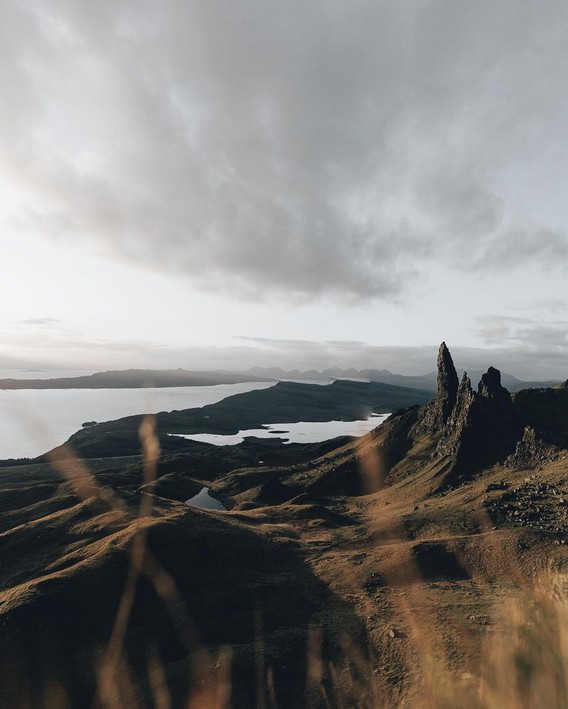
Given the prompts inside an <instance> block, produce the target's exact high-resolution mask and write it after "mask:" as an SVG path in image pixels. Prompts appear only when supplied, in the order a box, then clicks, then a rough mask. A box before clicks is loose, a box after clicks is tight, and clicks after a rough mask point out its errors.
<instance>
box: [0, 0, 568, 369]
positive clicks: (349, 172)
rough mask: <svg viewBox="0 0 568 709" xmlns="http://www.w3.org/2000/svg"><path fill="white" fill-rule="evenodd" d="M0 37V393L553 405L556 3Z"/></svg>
mask: <svg viewBox="0 0 568 709" xmlns="http://www.w3.org/2000/svg"><path fill="white" fill-rule="evenodd" d="M0 18H1V19H2V23H1V24H0V27H1V29H0V32H1V33H2V42H3V46H4V52H5V54H4V58H3V66H2V70H1V71H0V86H1V87H2V93H3V102H2V106H1V107H0V121H1V124H2V131H0V156H1V161H0V185H1V187H2V191H1V194H2V200H1V202H0V234H1V244H2V249H1V252H0V253H1V255H2V258H3V263H4V268H3V273H2V277H1V278H0V303H1V308H0V368H2V369H8V368H34V367H36V368H53V369H80V370H92V371H95V370H105V369H128V368H155V369H169V368H177V367H182V368H185V369H232V370H244V369H248V368H250V367H252V366H266V367H270V366H278V367H282V368H284V369H293V368H298V369H310V368H314V369H325V368H327V367H333V366H338V367H342V368H349V367H353V368H356V369H362V368H369V367H372V368H376V369H389V370H391V371H393V372H396V373H401V374H423V373H426V372H429V371H432V370H433V369H434V367H435V356H436V351H437V348H438V345H439V343H440V342H441V341H442V340H445V341H446V343H447V344H448V346H449V348H450V350H451V352H452V356H453V358H454V361H455V363H456V366H457V367H460V368H462V367H463V368H466V369H485V368H487V366H489V365H493V366H496V367H499V368H500V369H502V370H503V371H506V372H508V373H510V374H513V375H515V376H518V377H519V378H522V379H530V380H539V379H540V380H543V379H550V378H555V379H561V380H565V379H566V378H568V318H567V316H566V310H567V305H568V289H567V286H566V275H567V274H566V264H567V256H568V236H567V234H568V231H567V227H568V203H567V201H566V193H567V189H566V188H567V184H566V183H567V179H566V175H568V148H567V146H568V120H567V119H568V96H567V95H566V92H565V91H564V87H565V86H566V84H567V83H568V46H567V44H566V42H565V36H564V33H563V31H562V29H563V27H564V26H565V23H566V20H568V7H566V5H565V4H564V3H561V2H549V1H547V0H545V2H540V3H534V2H529V0H522V1H521V2H515V3H510V2H502V3H493V2H481V3H476V4H475V5H472V4H471V3H465V2H456V3H452V4H451V5H450V4H448V3H442V2H434V1H431V2H421V3H413V4H405V3H402V4H399V3H397V4H395V5H393V4H391V3H386V2H371V0H368V1H367V0H362V1H361V2H357V3H355V4H354V5H350V6H349V8H348V7H347V6H346V5H345V4H344V3H341V2H333V1H332V2H329V3H324V4H320V3H314V2H302V3H296V2H292V3H287V4H285V5H271V6H270V7H269V6H268V4H266V3H263V2H247V3H244V2H239V1H237V2H234V1H232V2H228V0H227V1H225V0H219V2H216V3H211V2H205V0H203V1H201V0H198V1H196V2H193V3H188V4H180V3H175V2H173V1H172V2H165V3H163V2H160V3H157V2H153V1H150V2H147V3H145V4H144V5H143V6H141V5H140V4H139V3H134V2H132V1H126V2H123V3H120V4H117V3H114V2H110V0H102V1H101V2H99V3H96V4H92V5H89V6H87V5H77V4H76V3H73V2H70V0H56V1H55V2H53V3H50V4H49V8H48V7H47V6H46V5H45V3H41V2H39V0H25V2H23V1H22V2H19V1H16V0H7V2H5V3H4V4H3V5H2V8H1V9H0Z"/></svg>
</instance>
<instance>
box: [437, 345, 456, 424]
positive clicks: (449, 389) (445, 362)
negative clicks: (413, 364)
mask: <svg viewBox="0 0 568 709" xmlns="http://www.w3.org/2000/svg"><path fill="white" fill-rule="evenodd" d="M437 366H438V379H437V381H438V395H437V402H438V407H439V412H440V418H441V422H442V423H444V424H445V423H446V422H447V421H448V419H449V417H450V415H451V413H452V411H453V409H454V407H455V405H456V399H457V395H458V387H459V380H458V375H457V372H456V368H455V367H454V363H453V361H452V356H451V355H450V351H449V350H448V348H447V347H446V343H445V342H442V344H441V345H440V349H439V350H438V362H437Z"/></svg>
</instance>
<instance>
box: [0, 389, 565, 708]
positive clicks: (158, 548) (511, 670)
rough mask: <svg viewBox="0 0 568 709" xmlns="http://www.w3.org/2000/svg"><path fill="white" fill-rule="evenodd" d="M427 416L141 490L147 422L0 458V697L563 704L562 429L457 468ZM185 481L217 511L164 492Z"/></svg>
mask: <svg viewBox="0 0 568 709" xmlns="http://www.w3.org/2000/svg"><path fill="white" fill-rule="evenodd" d="M535 391H539V390H535ZM540 391H543V392H546V391H547V390H540ZM468 396H469V399H472V400H473V399H474V398H475V397H472V396H470V395H468ZM534 396H536V397H537V398H538V394H537V395H532V394H531V396H530V397H527V396H525V397H523V406H524V407H526V406H528V404H527V401H528V400H529V399H532V398H533V397H534ZM546 397H548V394H546V393H545V394H543V395H542V397H541V399H542V398H546ZM554 397H555V398H554V402H555V406H558V401H557V395H556V394H555V395H554ZM469 399H468V400H469ZM539 402H540V399H539ZM482 403H483V402H482ZM541 403H542V402H540V403H539V406H540V404H541ZM435 405H436V402H434V403H433V404H432V406H435ZM475 405H476V406H478V404H475ZM483 405H484V406H485V403H483ZM537 408H538V407H537V406H535V407H533V408H532V409H531V411H533V412H534V410H535V409H537ZM542 408H543V410H545V409H546V407H545V406H544V405H543V406H542ZM559 410H562V411H563V410H564V409H562V408H561V409H559ZM460 411H462V410H461V409H460ZM462 413H463V411H462ZM462 413H460V420H459V422H458V423H456V426H458V425H459V426H462V427H464V426H465V427H469V428H467V436H468V439H467V440H468V445H471V444H472V441H474V442H475V431H476V429H475V425H476V424H475V421H476V420H477V419H475V418H472V419H471V421H473V423H471V422H469V419H467V416H465V414H463V415H462ZM430 414H431V412H430V411H429V409H428V406H426V407H421V408H418V407H413V408H411V409H408V410H405V411H403V412H400V413H398V414H396V415H394V416H392V417H391V418H390V419H388V420H387V421H386V422H385V423H384V424H383V425H382V426H380V427H379V428H378V429H375V431H373V432H371V433H370V434H368V435H367V436H364V437H362V438H361V439H358V440H356V441H352V442H348V443H345V441H342V442H341V444H340V445H339V446H338V447H336V448H331V449H330V450H327V451H326V452H325V453H324V454H323V455H321V456H319V457H317V458H315V459H313V460H307V461H306V460H304V459H300V460H299V461H298V462H296V463H291V462H290V461H287V462H286V464H285V465H281V466H272V467H271V466H266V465H264V466H260V467H251V468H244V469H243V468H240V469H237V470H232V471H229V472H227V471H225V470H224V471H222V474H221V475H220V476H219V477H218V478H217V479H214V481H213V482H210V481H211V476H209V477H208V480H209V482H207V480H205V479H201V478H199V477H197V476H194V475H192V471H191V461H192V459H191V458H189V462H188V469H186V470H184V469H183V458H180V456H176V458H175V461H176V462H175V465H174V464H172V465H170V466H169V467H168V459H166V460H163V461H162V463H161V467H160V468H159V469H158V474H159V475H160V477H159V480H158V483H157V484H154V483H153V482H152V481H151V478H152V473H153V469H154V466H153V463H152V456H153V455H154V454H155V451H152V445H151V444H152V439H151V435H150V437H149V441H147V460H148V461H149V462H148V463H147V465H146V467H145V468H144V467H143V466H140V465H136V464H135V465H131V466H130V467H128V466H125V465H124V463H121V462H118V461H117V462H116V463H113V461H112V459H109V460H107V461H104V464H103V462H101V461H98V462H97V463H96V464H94V465H92V469H89V470H86V469H85V468H86V465H85V464H82V463H81V461H79V460H77V459H73V460H67V461H63V459H64V458H65V455H62V456H61V459H60V460H58V461H52V462H51V464H50V465H47V464H45V465H37V466H27V467H25V468H23V467H15V468H4V469H2V470H1V471H0V506H1V510H2V517H1V518H0V560H1V568H2V570H3V573H2V577H1V586H0V619H1V620H0V622H1V626H0V627H1V628H2V631H1V635H0V687H1V689H0V699H1V701H0V705H1V706H2V707H30V708H31V707H34V708H35V707H83V706H84V707H90V706H93V707H146V706H148V707H153V706H155V707H170V706H172V707H182V706H184V707H187V706H190V707H225V706H227V707H229V706H235V707H243V708H244V707H263V708H267V707H283V708H287V707H291V708H295V707H326V706H327V707H395V706H404V707H454V706H459V707H462V706H463V707H469V706H472V707H473V706H475V707H481V706H484V707H505V706H506V707H517V706H518V707H543V708H544V707H561V706H566V705H567V702H568V694H567V689H566V688H567V686H568V683H567V682H566V678H567V677H568V672H567V668H566V656H565V652H564V651H563V644H562V643H563V642H564V638H565V637H567V635H566V630H567V629H568V613H567V612H565V605H564V597H565V594H564V578H565V574H566V571H567V563H568V552H567V546H568V540H567V533H568V512H567V511H568V450H567V449H566V448H564V447H563V446H562V441H563V438H562V436H560V435H559V434H558V432H559V431H560V432H561V429H562V426H561V425H560V423H559V422H558V420H556V419H555V421H554V425H552V424H551V423H550V416H548V417H547V418H546V422H547V426H548V429H547V430H553V432H554V436H553V437H552V438H554V441H553V440H552V438H550V437H549V439H547V440H541V439H540V438H539V436H540V435H541V432H540V431H539V420H540V419H539V418H538V416H537V415H536V414H535V415H534V416H532V419H531V421H530V423H531V426H533V427H534V428H533V429H531V430H532V431H533V433H534V436H533V433H531V434H530V435H528V436H527V435H525V438H523V441H524V443H523V444H522V445H521V446H520V448H519V446H517V451H516V452H515V453H511V454H509V455H508V457H505V458H503V457H502V458H501V459H497V460H494V461H492V462H490V464H487V463H486V462H485V463H484V465H483V467H481V468H477V469H471V467H468V468H467V469H465V468H463V469H462V468H460V467H459V464H460V460H461V459H460V457H459V445H457V446H455V449H456V450H458V453H456V454H454V453H452V450H453V449H450V448H449V447H448V445H447V443H446V442H447V441H448V440H450V441H452V445H453V444H454V443H455V440H456V435H457V433H456V431H458V429H457V428H455V429H452V431H448V430H447V425H448V424H436V425H430V424H428V425H425V423H424V422H425V421H426V422H428V421H433V420H435V419H436V416H432V415H430ZM476 415H477V414H476ZM515 415H517V414H515ZM438 418H439V417H438ZM448 420H450V419H448ZM464 422H465V423H464ZM470 423H471V425H470ZM509 423H510V422H509ZM509 423H508V426H509V429H510V425H509ZM518 423H519V424H520V425H521V429H522V425H524V423H525V420H524V419H522V417H521V418H519V419H518ZM484 425H485V424H484ZM471 426H473V428H472V427H471ZM566 428H568V425H567V426H566ZM509 429H508V430H509ZM483 430H485V428H484V429H483ZM562 430H565V429H562ZM542 435H544V436H545V438H546V434H545V433H542ZM482 443H483V441H481V442H480V443H479V445H482ZM458 444H459V441H458ZM523 446H524V447H523ZM519 451H520V452H519ZM531 451H532V453H531ZM521 453H522V454H523V455H521ZM68 455H70V454H68ZM480 459H481V458H480ZM484 460H485V458H484ZM204 482H206V483H207V485H210V486H211V488H212V494H214V495H215V496H216V497H218V498H219V499H220V500H222V501H223V502H224V503H225V505H226V506H227V507H228V508H230V509H229V510H228V511H225V512H217V511H205V510H198V509H195V508H191V507H188V506H187V505H185V504H183V503H182V502H180V499H182V498H183V497H184V495H185V494H186V491H187V494H188V496H190V495H191V494H194V493H195V492H196V491H197V490H198V489H199V487H200V486H201V484H202V483H204ZM565 542H566V543H565Z"/></svg>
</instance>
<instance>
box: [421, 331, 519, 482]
mask: <svg viewBox="0 0 568 709" xmlns="http://www.w3.org/2000/svg"><path fill="white" fill-rule="evenodd" d="M417 431H418V432H420V433H427V434H430V435H434V436H439V441H438V444H437V447H436V455H439V456H448V457H449V458H450V459H451V468H450V473H449V475H448V476H447V477H448V479H452V478H453V477H455V476H457V475H464V474H466V475H467V474H471V473H472V472H474V471H475V470H477V469H479V468H481V467H483V466H487V465H491V464H493V463H495V462H497V461H498V460H504V459H505V458H506V457H507V456H508V455H510V454H511V453H513V452H514V450H515V446H516V444H517V442H518V441H519V440H520V438H521V437H522V433H523V426H522V425H521V424H520V423H519V420H518V417H517V415H516V413H515V408H514V406H513V400H512V398H511V395H510V393H509V392H508V391H507V389H505V387H503V386H502V385H501V373H500V372H499V370H498V369H495V368H494V367H489V369H488V370H487V372H486V373H485V374H483V376H482V377H481V381H480V382H479V385H478V388H477V391H474V390H473V388H472V386H471V381H470V379H469V377H468V376H467V373H464V375H463V378H462V380H461V382H459V383H458V377H457V373H456V370H455V367H454V363H453V361H452V357H451V355H450V352H449V350H448V348H447V347H446V344H445V343H444V342H442V344H441V345H440V350H439V352H438V393H437V396H436V398H435V399H434V400H433V401H432V402H431V403H430V404H427V405H426V406H425V407H423V409H422V413H421V417H420V421H419V423H418V424H417Z"/></svg>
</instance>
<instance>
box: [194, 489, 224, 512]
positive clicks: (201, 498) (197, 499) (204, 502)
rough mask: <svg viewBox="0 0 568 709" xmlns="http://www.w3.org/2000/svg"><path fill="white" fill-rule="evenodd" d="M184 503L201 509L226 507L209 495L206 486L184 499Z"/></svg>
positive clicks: (221, 508) (222, 508)
mask: <svg viewBox="0 0 568 709" xmlns="http://www.w3.org/2000/svg"><path fill="white" fill-rule="evenodd" d="M185 504H186V505H191V506H192V507H201V509H203V510H226V509H227V508H226V507H225V506H224V505H223V504H221V503H220V502H219V500H216V499H215V498H214V497H211V495H210V494H209V488H208V487H203V488H201V490H200V491H199V492H198V493H197V495H194V496H193V497H190V498H189V500H186V501H185Z"/></svg>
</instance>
